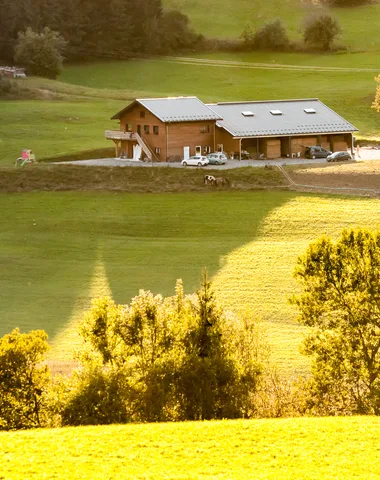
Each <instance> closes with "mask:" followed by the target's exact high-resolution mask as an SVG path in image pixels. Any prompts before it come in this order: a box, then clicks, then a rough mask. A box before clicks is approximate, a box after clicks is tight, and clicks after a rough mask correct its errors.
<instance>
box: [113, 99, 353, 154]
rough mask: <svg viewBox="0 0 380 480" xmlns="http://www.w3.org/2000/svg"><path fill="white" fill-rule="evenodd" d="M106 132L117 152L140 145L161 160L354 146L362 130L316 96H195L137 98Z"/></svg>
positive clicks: (144, 152)
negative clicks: (209, 99)
mask: <svg viewBox="0 0 380 480" xmlns="http://www.w3.org/2000/svg"><path fill="white" fill-rule="evenodd" d="M112 119H113V120H119V121H120V129H119V130H107V131H106V138H108V139H111V140H113V141H114V143H115V148H116V156H117V157H119V156H124V157H125V158H133V156H134V153H135V156H136V149H139V148H140V149H141V150H139V152H140V151H141V152H142V155H145V156H146V157H148V158H149V159H152V160H158V161H179V160H181V159H182V158H186V157H188V156H191V155H204V154H206V153H209V152H213V151H225V152H227V153H228V154H229V155H232V154H235V156H236V157H238V158H241V152H242V151H248V152H249V153H250V156H251V158H268V159H274V158H280V157H292V156H301V157H302V156H303V155H304V152H305V148H306V147H308V146H314V145H320V146H322V147H325V148H327V149H329V150H332V151H339V150H347V149H348V148H351V149H352V143H353V141H352V140H353V136H352V135H353V132H355V131H356V130H357V129H356V128H355V127H354V126H353V125H351V124H350V123H349V122H347V121H346V120H345V119H344V118H342V117H341V116H340V115H338V114H337V113H336V112H334V111H333V110H331V109H330V108H329V107H327V106H326V105H324V104H323V103H322V102H320V101H319V100H318V99H316V98H309V99H302V100H276V101H257V102H256V101H252V102H221V103H215V104H204V103H203V102H201V101H200V100H199V99H198V98H196V97H175V98H170V97H169V98H145V99H137V100H135V101H134V102H132V103H131V104H130V105H128V106H127V107H126V108H124V109H123V110H121V111H120V112H118V113H116V114H115V115H114V116H113V117H112Z"/></svg>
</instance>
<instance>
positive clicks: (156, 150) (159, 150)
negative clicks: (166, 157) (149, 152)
mask: <svg viewBox="0 0 380 480" xmlns="http://www.w3.org/2000/svg"><path fill="white" fill-rule="evenodd" d="M154 153H156V154H157V155H159V154H160V153H161V148H158V147H156V148H155V149H154Z"/></svg>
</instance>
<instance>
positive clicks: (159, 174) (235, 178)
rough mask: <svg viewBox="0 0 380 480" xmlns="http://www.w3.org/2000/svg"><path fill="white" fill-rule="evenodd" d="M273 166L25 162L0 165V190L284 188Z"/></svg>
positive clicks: (124, 190) (282, 179)
mask: <svg viewBox="0 0 380 480" xmlns="http://www.w3.org/2000/svg"><path fill="white" fill-rule="evenodd" d="M205 173H210V174H211V175H216V176H225V177H227V178H228V179H229V180H230V182H231V187H229V188H228V189H226V188H222V187H215V186H210V185H204V183H203V177H204V175H205ZM286 186H287V183H286V180H285V179H284V177H283V176H282V174H281V173H280V171H279V170H278V169H276V168H273V169H268V168H252V167H245V168H244V167H243V168H235V169H231V170H223V171H218V170H215V171H214V170H211V169H210V170H207V172H206V171H205V170H202V169H198V168H194V169H189V168H188V169H184V168H174V167H172V168H171V167H113V168H109V167H88V166H83V165H82V166H80V165H28V166H26V167H24V168H2V169H1V168H0V192H28V191H41V190H44V191H60V190H61V191H62V190H65V191H68V190H86V191H90V190H103V191H120V192H140V193H144V192H149V193H158V192H186V191H204V192H213V191H215V190H219V189H222V190H231V189H233V190H255V189H263V188H276V187H278V188H284V187H285V188H286Z"/></svg>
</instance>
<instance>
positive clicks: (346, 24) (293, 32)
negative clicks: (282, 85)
mask: <svg viewBox="0 0 380 480" xmlns="http://www.w3.org/2000/svg"><path fill="white" fill-rule="evenodd" d="M316 3H317V2H313V1H312V0H310V1H301V0H266V1H256V2H252V1H251V0H239V1H238V2H233V1H232V0H207V4H206V5H207V9H208V11H210V12H212V17H211V19H210V16H208V15H205V2H204V1H203V0H164V4H165V5H166V6H167V7H168V8H178V9H179V10H181V11H182V12H184V13H186V14H187V15H189V17H190V19H191V21H192V25H193V27H194V29H195V30H196V31H197V32H200V33H203V34H204V35H206V36H212V37H216V38H237V37H239V35H240V34H241V32H242V31H243V29H244V26H245V25H246V24H247V23H249V24H251V25H252V27H253V28H254V29H256V28H258V27H261V26H262V25H263V24H264V23H265V22H267V21H269V20H272V19H273V18H275V17H279V18H281V20H282V21H283V23H284V25H285V26H286V29H287V31H288V35H289V37H290V38H292V39H299V38H300V36H301V35H300V30H301V28H302V25H303V19H304V17H305V16H306V15H310V14H313V13H317V12H319V11H320V10H321V9H320V8H318V7H314V6H313V4H314V5H315V4H316ZM331 13H332V14H333V15H334V16H335V17H336V18H337V19H338V20H339V22H340V24H341V26H342V29H343V33H342V35H341V38H340V39H339V43H342V44H343V45H345V46H347V47H349V48H350V49H353V50H360V51H362V50H367V51H374V52H375V51H378V50H379V48H380V40H379V38H378V31H377V26H378V24H379V22H380V5H379V4H374V5H363V6H361V7H357V8H335V9H331Z"/></svg>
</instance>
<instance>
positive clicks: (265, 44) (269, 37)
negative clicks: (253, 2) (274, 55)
mask: <svg viewBox="0 0 380 480" xmlns="http://www.w3.org/2000/svg"><path fill="white" fill-rule="evenodd" d="M253 42H254V45H255V47H256V48H258V49H260V50H261V49H267V50H285V49H286V48H288V46H289V38H288V35H287V33H286V30H285V27H284V25H283V23H282V22H281V20H280V19H279V18H276V19H274V20H272V21H271V22H268V23H266V24H265V25H264V26H263V27H262V28H261V29H259V30H257V31H256V33H255V35H254V39H253Z"/></svg>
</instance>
